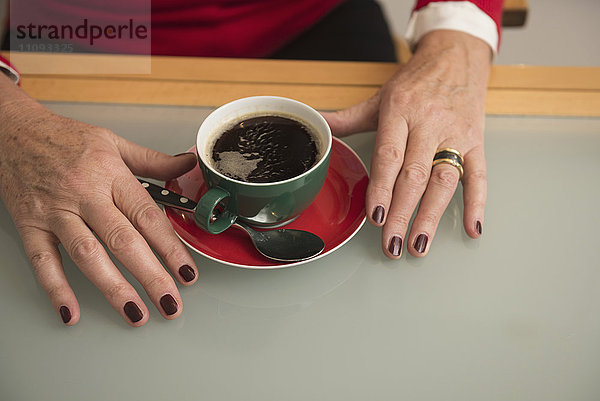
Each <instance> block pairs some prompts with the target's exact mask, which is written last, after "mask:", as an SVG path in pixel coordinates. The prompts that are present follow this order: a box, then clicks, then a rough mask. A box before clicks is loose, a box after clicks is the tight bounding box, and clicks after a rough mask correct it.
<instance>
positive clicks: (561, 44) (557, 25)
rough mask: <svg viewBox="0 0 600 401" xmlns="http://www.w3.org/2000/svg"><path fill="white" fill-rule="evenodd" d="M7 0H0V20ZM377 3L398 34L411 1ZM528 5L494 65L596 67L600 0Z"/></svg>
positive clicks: (599, 62) (537, 0)
mask: <svg viewBox="0 0 600 401" xmlns="http://www.w3.org/2000/svg"><path fill="white" fill-rule="evenodd" d="M7 1H8V0H0V21H2V16H3V15H4V10H5V7H6V3H7ZM12 1H19V0H12ZM379 2H380V3H381V5H382V6H383V7H384V9H385V11H386V14H387V15H388V21H389V23H390V25H391V27H392V29H393V31H394V32H395V33H396V34H398V35H402V34H403V33H404V30H405V28H406V23H407V22H408V18H409V15H410V10H411V8H412V5H413V4H414V3H413V0H379ZM529 6H530V13H529V18H528V20H527V23H526V25H525V27H524V28H505V29H504V33H503V38H502V46H501V48H500V55H499V56H498V59H497V61H496V63H497V64H532V65H586V66H600V22H599V21H598V18H600V0H568V1H567V0H529ZM1 29H2V27H0V30H1Z"/></svg>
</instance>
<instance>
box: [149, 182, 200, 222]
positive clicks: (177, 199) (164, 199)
mask: <svg viewBox="0 0 600 401" xmlns="http://www.w3.org/2000/svg"><path fill="white" fill-rule="evenodd" d="M138 181H139V182H140V184H142V187H144V188H146V191H148V193H149V194H150V196H151V197H152V199H154V201H155V202H156V203H160V204H161V205H164V206H169V207H173V208H175V209H180V210H183V211H186V212H190V213H194V210H195V209H196V202H194V201H193V200H191V199H190V198H186V197H185V196H181V195H179V194H178V193H175V192H172V191H169V190H168V189H166V188H163V187H161V186H160V185H156V184H153V183H151V182H148V181H145V180H142V179H141V178H138Z"/></svg>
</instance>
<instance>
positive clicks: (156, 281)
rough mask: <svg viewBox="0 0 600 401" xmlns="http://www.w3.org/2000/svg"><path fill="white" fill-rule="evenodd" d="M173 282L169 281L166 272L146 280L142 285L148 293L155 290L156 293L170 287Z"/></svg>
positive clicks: (169, 278) (169, 277)
mask: <svg viewBox="0 0 600 401" xmlns="http://www.w3.org/2000/svg"><path fill="white" fill-rule="evenodd" d="M172 283H173V281H172V280H171V276H169V275H168V274H167V273H166V272H165V273H164V274H155V275H153V276H151V277H149V278H148V280H147V281H146V282H145V283H144V288H146V289H148V290H149V291H151V290H155V291H158V290H159V289H162V288H169V287H171V285H172Z"/></svg>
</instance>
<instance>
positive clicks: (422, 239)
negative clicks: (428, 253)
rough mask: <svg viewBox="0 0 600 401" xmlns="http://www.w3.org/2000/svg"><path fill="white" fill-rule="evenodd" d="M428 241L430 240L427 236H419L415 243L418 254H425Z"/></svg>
mask: <svg viewBox="0 0 600 401" xmlns="http://www.w3.org/2000/svg"><path fill="white" fill-rule="evenodd" d="M428 239H429V238H427V235H425V234H419V236H418V237H417V240H416V241H415V249H416V251H417V252H419V253H423V252H425V248H427V240H428Z"/></svg>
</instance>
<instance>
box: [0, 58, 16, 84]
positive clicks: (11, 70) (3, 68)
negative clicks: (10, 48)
mask: <svg viewBox="0 0 600 401" xmlns="http://www.w3.org/2000/svg"><path fill="white" fill-rule="evenodd" d="M0 73H6V75H8V77H9V78H10V79H12V80H13V81H15V83H19V81H20V80H21V76H20V75H19V72H18V71H17V69H16V68H15V67H14V66H13V65H12V64H11V63H10V61H8V60H7V59H5V58H4V57H2V56H1V55H0Z"/></svg>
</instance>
